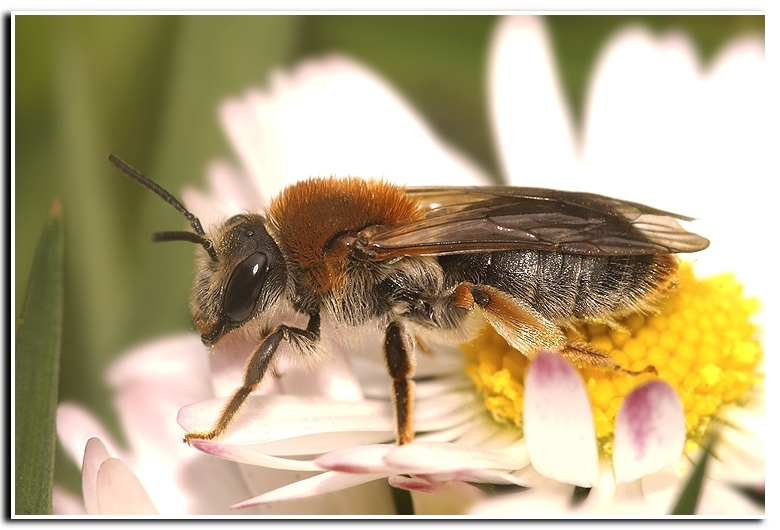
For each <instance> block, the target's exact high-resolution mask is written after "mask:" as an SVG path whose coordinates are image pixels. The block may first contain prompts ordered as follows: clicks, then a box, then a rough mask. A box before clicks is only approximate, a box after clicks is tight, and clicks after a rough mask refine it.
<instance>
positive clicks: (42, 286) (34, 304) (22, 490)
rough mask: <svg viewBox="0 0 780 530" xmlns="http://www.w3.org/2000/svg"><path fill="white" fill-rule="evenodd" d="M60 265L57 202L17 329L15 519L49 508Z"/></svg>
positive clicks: (61, 233) (61, 247) (61, 244)
mask: <svg viewBox="0 0 780 530" xmlns="http://www.w3.org/2000/svg"><path fill="white" fill-rule="evenodd" d="M63 263H64V230H63V223H62V210H61V207H60V204H59V203H58V202H55V203H54V204H53V205H52V208H51V212H50V215H49V220H48V223H47V224H46V225H45V227H44V229H43V233H42V234H41V238H40V241H39V242H38V247H37V249H36V251H35V258H34V259H33V264H32V270H31V271H30V280H29V282H28V284H27V293H26V295H25V299H24V306H23V308H22V316H21V319H19V321H18V322H17V327H16V356H15V357H16V358H15V362H16V364H15V368H16V378H15V383H16V393H15V400H16V401H15V403H16V422H15V426H16V432H15V435H16V436H15V444H16V460H15V463H16V477H15V481H16V482H15V484H16V506H15V512H16V514H17V515H23V514H24V515H27V514H30V515H46V514H51V509H52V504H51V495H52V483H53V477H54V449H55V423H56V413H57V386H58V385H57V383H58V378H59V363H60V345H61V337H62V302H63V287H64V285H63V284H64V279H63V278H64V273H63V270H64V268H63V267H64V265H63Z"/></svg>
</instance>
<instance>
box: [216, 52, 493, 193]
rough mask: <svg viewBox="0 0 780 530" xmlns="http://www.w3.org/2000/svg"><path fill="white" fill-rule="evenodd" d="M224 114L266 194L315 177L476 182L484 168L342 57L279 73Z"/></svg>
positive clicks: (480, 180)
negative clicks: (470, 160) (479, 167)
mask: <svg viewBox="0 0 780 530" xmlns="http://www.w3.org/2000/svg"><path fill="white" fill-rule="evenodd" d="M220 117H221V119H222V123H223V126H224V128H225V130H226V131H227V133H228V137H229V138H230V140H231V143H232V144H233V147H234V148H235V150H236V152H237V153H238V155H239V157H240V159H241V161H242V163H243V165H244V167H246V168H247V170H248V173H249V175H250V176H251V177H252V178H253V179H255V183H256V185H257V187H258V189H262V190H263V194H264V195H265V196H266V197H273V196H275V195H277V194H278V193H279V191H281V190H282V188H284V187H285V186H286V185H287V184H290V183H292V182H296V181H298V180H302V179H305V178H308V177H316V176H329V175H336V176H346V175H353V176H360V177H375V178H379V177H381V178H384V179H387V180H390V181H393V182H396V183H401V184H413V185H416V186H420V185H435V184H441V183H442V182H447V183H448V184H450V185H458V184H460V185H474V184H480V183H482V184H484V183H487V182H489V181H488V179H487V178H486V177H485V176H484V175H483V174H482V172H481V171H480V170H479V169H477V168H476V166H474V164H472V163H471V162H469V161H468V160H466V159H465V158H464V157H463V156H461V155H460V154H459V153H457V152H456V151H455V150H453V149H452V148H450V147H449V146H447V145H445V144H444V143H443V142H442V141H440V140H439V139H438V138H437V137H436V136H435V135H434V133H433V132H432V131H431V130H430V128H429V127H428V126H427V125H426V124H425V123H423V122H422V121H421V120H420V119H419V117H418V116H417V114H416V113H415V112H414V111H413V109H412V108H411V107H410V106H409V104H408V103H406V102H405V101H404V100H403V99H402V98H401V97H400V96H399V95H398V94H397V93H396V92H395V90H394V89H393V88H392V87H391V86H390V85H389V84H387V82H385V81H384V80H383V79H381V78H380V77H378V76H377V75H376V74H374V73H373V72H372V71H371V70H369V69H368V68H366V67H364V66H362V65H361V64H360V63H358V62H356V61H354V60H352V59H348V58H346V57H341V56H331V57H328V58H325V59H318V60H311V61H307V62H304V63H302V64H300V65H298V66H297V67H296V68H295V69H294V70H293V71H290V72H277V73H276V74H275V75H273V76H272V78H271V82H270V88H269V89H268V90H267V91H266V92H259V91H249V92H247V93H246V94H245V95H244V96H242V97H241V98H239V99H235V100H231V101H228V102H226V103H224V104H223V105H222V108H221V109H220Z"/></svg>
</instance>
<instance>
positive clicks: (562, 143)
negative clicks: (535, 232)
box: [489, 17, 576, 188]
mask: <svg viewBox="0 0 780 530" xmlns="http://www.w3.org/2000/svg"><path fill="white" fill-rule="evenodd" d="M553 59H554V57H553V51H552V49H551V47H550V43H549V39H548V37H547V32H546V31H545V28H544V21H543V20H542V19H541V18H539V17H507V18H503V19H501V20H500V21H499V22H498V25H497V27H496V29H495V32H494V34H493V40H492V43H491V49H490V62H489V72H490V73H489V81H490V109H491V118H492V122H493V129H494V131H495V133H494V140H495V143H496V146H497V148H498V155H499V159H500V160H501V164H502V169H503V173H504V176H505V177H506V181H507V182H508V183H511V184H512V185H514V186H539V187H546V188H565V187H566V186H563V185H562V184H563V183H564V182H565V178H566V177H567V176H569V175H570V174H571V173H572V171H573V170H574V165H575V163H576V155H575V140H574V133H573V125H572V120H571V118H570V116H569V113H568V112H567V109H566V102H565V101H564V98H563V91H562V90H561V87H560V83H559V81H558V74H557V69H556V67H555V63H554V60H553Z"/></svg>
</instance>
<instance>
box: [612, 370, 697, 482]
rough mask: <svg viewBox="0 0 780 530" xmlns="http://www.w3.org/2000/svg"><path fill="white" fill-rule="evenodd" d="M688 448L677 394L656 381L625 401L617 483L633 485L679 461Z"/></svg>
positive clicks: (621, 413) (620, 419) (620, 417)
mask: <svg viewBox="0 0 780 530" xmlns="http://www.w3.org/2000/svg"><path fill="white" fill-rule="evenodd" d="M684 445H685V417H684V414H683V407H682V402H681V401H680V397H679V396H678V395H677V392H676V391H675V390H674V389H673V388H672V387H670V386H669V385H668V384H667V383H665V382H663V381H660V380H656V381H650V382H648V383H645V384H644V385H641V386H639V387H637V388H635V389H634V390H632V391H631V393H629V394H628V395H627V396H626V398H625V399H624V400H623V404H622V405H621V406H620V410H619V411H618V415H617V420H616V421H615V443H614V449H613V454H612V461H613V464H614V467H615V480H616V481H617V482H618V483H621V482H630V481H632V480H636V479H638V478H641V477H643V476H645V475H648V474H650V473H654V472H656V471H660V470H662V469H664V468H666V467H668V466H670V465H672V464H673V463H674V462H676V461H677V459H678V458H679V457H680V455H681V454H682V450H683V446H684Z"/></svg>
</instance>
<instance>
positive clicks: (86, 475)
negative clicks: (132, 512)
mask: <svg viewBox="0 0 780 530" xmlns="http://www.w3.org/2000/svg"><path fill="white" fill-rule="evenodd" d="M109 458H111V455H109V454H108V450H107V449H106V446H105V445H103V442H101V441H100V440H99V439H98V438H90V439H89V440H88V441H87V446H86V448H85V449H84V464H83V465H82V467H81V492H82V495H83V497H84V507H85V508H86V510H87V513H88V514H89V515H97V514H99V513H100V506H99V503H98V493H97V477H98V472H99V471H100V466H102V465H103V462H105V461H106V460H108V459H109Z"/></svg>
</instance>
